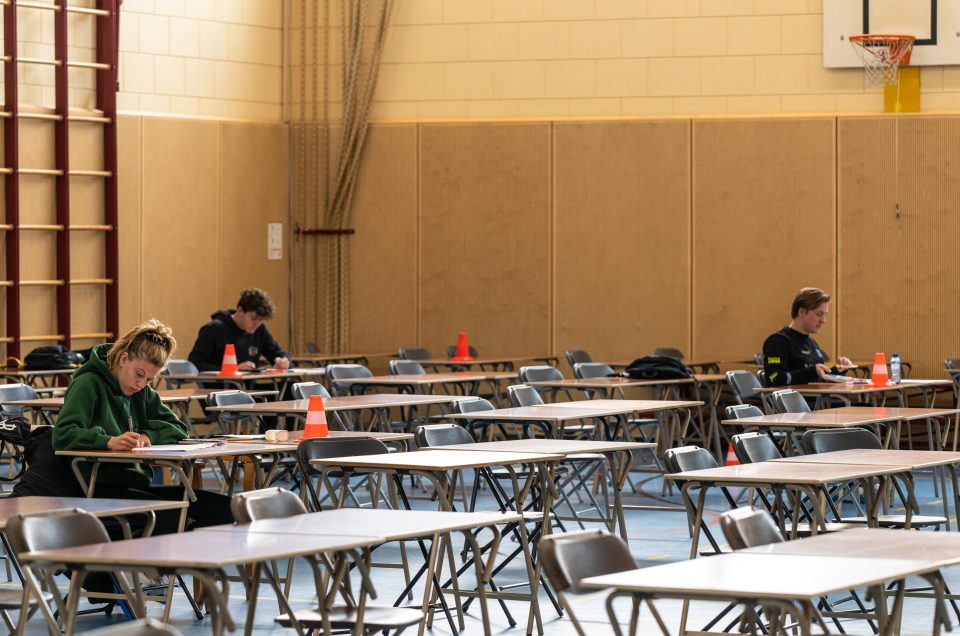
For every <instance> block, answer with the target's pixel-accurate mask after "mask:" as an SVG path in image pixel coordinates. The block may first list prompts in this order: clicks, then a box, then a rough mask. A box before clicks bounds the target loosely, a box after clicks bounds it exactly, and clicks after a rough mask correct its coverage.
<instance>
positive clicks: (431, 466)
mask: <svg viewBox="0 0 960 636" xmlns="http://www.w3.org/2000/svg"><path fill="white" fill-rule="evenodd" d="M560 459H563V455H560V454H557V453H512V452H511V453H505V452H490V451H488V452H483V453H481V452H475V451H456V450H445V449H438V450H436V451H431V452H429V453H427V452H420V451H411V452H407V453H382V454H380V455H361V456H356V457H330V458H327V459H313V460H310V463H311V464H317V465H319V466H344V467H352V468H383V469H397V470H428V471H429V470H461V469H463V468H483V467H485V466H507V465H510V464H525V463H540V462H550V461H556V460H560Z"/></svg>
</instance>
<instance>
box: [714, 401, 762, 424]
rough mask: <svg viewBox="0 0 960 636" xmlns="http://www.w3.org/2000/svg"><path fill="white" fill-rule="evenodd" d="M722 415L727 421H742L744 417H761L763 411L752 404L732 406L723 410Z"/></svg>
mask: <svg viewBox="0 0 960 636" xmlns="http://www.w3.org/2000/svg"><path fill="white" fill-rule="evenodd" d="M723 415H724V417H725V418H726V419H728V420H742V419H743V418H745V417H761V416H762V415H763V411H761V410H760V407H759V406H754V405H753V404H733V405H731V406H728V407H727V408H725V409H724V410H723Z"/></svg>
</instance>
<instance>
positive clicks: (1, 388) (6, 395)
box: [0, 384, 40, 417]
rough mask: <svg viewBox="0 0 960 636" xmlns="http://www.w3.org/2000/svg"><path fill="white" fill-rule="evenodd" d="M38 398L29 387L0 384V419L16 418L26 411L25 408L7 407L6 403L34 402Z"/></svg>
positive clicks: (25, 385)
mask: <svg viewBox="0 0 960 636" xmlns="http://www.w3.org/2000/svg"><path fill="white" fill-rule="evenodd" d="M39 397H40V396H39V395H37V392H36V391H35V390H34V388H33V387H32V386H30V385H27V384H0V417H16V416H17V415H23V412H24V411H25V410H26V407H23V406H13V405H9V404H6V402H13V401H19V400H36V399H37V398H39Z"/></svg>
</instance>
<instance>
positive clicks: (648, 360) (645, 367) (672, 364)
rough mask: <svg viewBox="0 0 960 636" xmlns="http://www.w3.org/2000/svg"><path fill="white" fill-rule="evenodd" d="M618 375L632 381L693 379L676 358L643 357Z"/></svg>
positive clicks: (689, 370) (686, 367)
mask: <svg viewBox="0 0 960 636" xmlns="http://www.w3.org/2000/svg"><path fill="white" fill-rule="evenodd" d="M619 375H621V376H623V377H627V378H633V379H634V380H686V379H688V378H692V377H693V372H692V371H691V369H690V367H688V366H686V365H685V364H683V363H682V362H680V361H679V360H677V359H676V358H669V357H667V356H644V357H642V358H637V359H636V360H634V361H633V362H631V363H630V364H628V365H627V368H626V370H625V371H624V372H623V373H621V374H619Z"/></svg>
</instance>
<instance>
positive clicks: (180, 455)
mask: <svg viewBox="0 0 960 636" xmlns="http://www.w3.org/2000/svg"><path fill="white" fill-rule="evenodd" d="M182 446H183V449H184V450H182V451H179V450H178V451H152V452H151V451H148V450H139V451H111V450H69V451H66V450H64V451H57V455H63V456H65V457H90V458H94V459H106V460H110V459H117V460H129V461H144V460H151V459H152V460H165V461H177V462H183V461H190V460H194V459H215V458H217V457H235V456H242V455H256V454H258V453H274V454H276V453H293V452H296V450H297V445H296V444H290V443H286V444H273V445H267V444H217V445H216V446H212V447H206V448H195V447H193V446H191V445H190V444H183V445H182Z"/></svg>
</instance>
